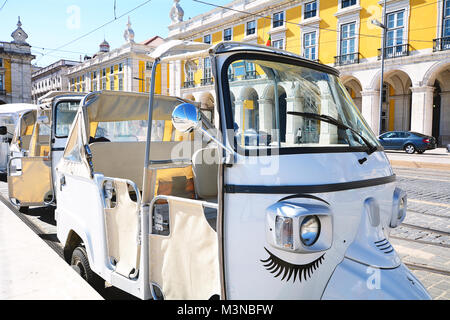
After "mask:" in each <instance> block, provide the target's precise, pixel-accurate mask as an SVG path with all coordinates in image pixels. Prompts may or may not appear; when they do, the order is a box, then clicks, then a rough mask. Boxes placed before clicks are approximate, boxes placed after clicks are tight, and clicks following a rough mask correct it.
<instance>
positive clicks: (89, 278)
mask: <svg viewBox="0 0 450 320" xmlns="http://www.w3.org/2000/svg"><path fill="white" fill-rule="evenodd" d="M70 265H71V266H72V268H73V269H74V270H75V271H76V272H77V273H78V274H79V275H80V276H81V277H82V278H83V279H84V280H86V282H87V283H89V284H90V285H91V286H92V287H93V288H94V289H95V290H97V291H101V290H103V289H105V280H103V279H102V278H101V277H99V276H98V275H97V274H96V273H95V272H94V271H92V269H91V267H90V265H89V260H88V257H87V253H86V249H85V248H84V247H77V248H75V250H73V253H72V259H71V261H70Z"/></svg>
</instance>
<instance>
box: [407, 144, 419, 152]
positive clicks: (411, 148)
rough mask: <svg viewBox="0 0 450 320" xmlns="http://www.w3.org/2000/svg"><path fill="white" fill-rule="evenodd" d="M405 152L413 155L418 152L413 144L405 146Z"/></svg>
mask: <svg viewBox="0 0 450 320" xmlns="http://www.w3.org/2000/svg"><path fill="white" fill-rule="evenodd" d="M405 152H406V153H408V154H413V153H414V152H416V148H415V147H414V145H412V144H407V145H406V146H405Z"/></svg>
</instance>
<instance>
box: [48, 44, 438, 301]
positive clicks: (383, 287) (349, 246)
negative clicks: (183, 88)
mask: <svg viewBox="0 0 450 320" xmlns="http://www.w3.org/2000/svg"><path fill="white" fill-rule="evenodd" d="M152 56H153V57H154V58H155V62H154V64H153V70H152V72H153V77H152V79H155V77H154V75H155V69H156V66H157V65H158V64H159V63H162V62H176V61H190V62H189V64H191V65H192V63H195V60H196V59H210V62H211V65H212V68H213V76H214V86H215V90H216V96H217V102H216V106H215V115H216V116H215V120H216V121H215V124H214V127H215V128H208V122H207V121H205V117H204V115H203V114H202V113H201V112H199V111H198V109H197V108H196V107H195V106H194V105H192V104H190V103H186V101H183V100H182V99H179V98H175V97H164V96H157V95H155V94H154V85H155V83H154V82H153V83H152V88H151V93H150V97H149V98H147V97H144V96H142V95H139V94H132V93H124V92H120V93H110V92H102V93H93V94H90V95H88V96H86V97H85V98H84V100H83V102H82V103H81V107H80V109H79V110H78V114H77V116H76V118H75V121H74V124H73V127H72V129H71V132H70V134H69V140H68V143H67V146H66V148H65V151H64V156H63V158H62V160H61V162H60V163H59V165H58V168H57V176H58V179H57V188H58V193H57V202H58V207H57V209H56V220H57V235H58V238H59V240H60V241H61V243H62V245H63V246H64V253H65V257H66V259H67V261H68V262H70V263H71V264H72V265H73V267H74V268H75V269H76V270H77V271H78V272H79V273H80V274H81V275H82V276H83V277H84V278H85V279H86V280H87V281H88V282H90V283H91V284H92V285H94V286H102V285H104V280H106V281H108V282H109V283H110V284H112V285H113V286H116V287H118V288H120V289H122V290H124V291H126V292H128V293H130V294H133V295H135V296H136V297H139V298H142V299H149V298H154V299H211V298H220V299H429V298H430V296H429V295H428V293H427V292H426V290H425V289H424V287H423V286H422V285H421V283H420V282H419V281H418V280H417V279H416V278H415V277H414V275H413V274H412V273H411V272H410V271H409V270H408V269H407V268H406V266H405V265H404V264H403V263H402V262H401V260H400V258H399V256H398V255H397V253H396V252H395V250H394V248H393V247H392V246H391V244H390V243H389V233H390V230H391V229H392V228H395V227H397V226H398V225H399V224H400V223H401V221H402V220H403V219H404V217H405V214H406V201H407V199H406V194H405V193H404V192H403V191H402V190H400V189H398V188H397V187H396V185H395V175H394V174H393V172H392V169H391V167H390V164H389V161H388V159H387V158H386V156H385V154H384V152H383V149H382V147H381V146H380V145H379V144H378V142H377V140H376V138H375V136H374V134H373V133H372V132H371V130H370V129H369V127H368V126H367V124H366V122H365V121H364V119H363V118H362V116H361V114H360V113H359V111H358V109H357V108H356V107H355V105H354V104H353V102H352V100H351V98H350V97H349V95H348V93H347V92H346V90H345V88H344V87H343V86H342V84H341V83H340V82H339V79H338V72H337V71H336V70H335V69H333V68H331V67H327V66H324V65H321V64H318V63H314V62H311V61H308V60H305V59H303V58H301V57H298V56H296V55H294V54H291V53H288V52H285V51H281V50H277V49H274V48H269V47H263V46H257V45H251V44H243V43H234V42H226V43H220V44H218V45H215V46H210V45H206V44H201V43H186V42H182V41H172V42H168V43H166V44H164V45H162V46H160V47H159V48H158V49H157V50H155V52H154V53H153V55H152ZM248 70H250V71H251V74H250V76H249V73H248ZM147 103H148V105H149V107H148V110H147V107H146V106H147ZM147 112H148V113H147ZM170 115H171V116H170ZM170 118H172V121H170ZM136 121H143V122H145V123H146V125H147V130H146V132H145V138H144V139H143V140H141V139H140V138H139V139H138V141H123V140H121V141H120V140H114V139H111V138H109V139H107V140H106V139H105V140H103V141H98V142H97V141H92V139H91V138H92V137H94V135H95V134H96V132H97V131H98V130H99V129H100V128H105V127H107V126H110V127H115V128H119V129H120V127H121V126H122V125H124V124H126V127H127V128H131V127H133V128H134V126H132V125H131V124H132V123H134V122H136ZM136 126H138V125H137V124H136ZM119 129H118V130H119ZM127 130H129V129H127ZM135 132H141V130H138V129H136V128H134V129H133V130H131V131H127V132H125V133H126V135H130V136H139V137H141V136H142V135H138V134H136V133H135ZM158 132H159V133H158ZM116 135H117V134H112V135H111V136H113V137H114V136H116ZM176 137H179V138H176Z"/></svg>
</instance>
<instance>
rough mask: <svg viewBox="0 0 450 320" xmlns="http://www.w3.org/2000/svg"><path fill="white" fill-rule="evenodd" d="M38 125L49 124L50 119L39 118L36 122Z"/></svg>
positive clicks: (45, 117)
mask: <svg viewBox="0 0 450 320" xmlns="http://www.w3.org/2000/svg"><path fill="white" fill-rule="evenodd" d="M36 122H37V123H39V124H49V123H50V120H49V119H48V117H47V116H39V117H38V118H37V120H36Z"/></svg>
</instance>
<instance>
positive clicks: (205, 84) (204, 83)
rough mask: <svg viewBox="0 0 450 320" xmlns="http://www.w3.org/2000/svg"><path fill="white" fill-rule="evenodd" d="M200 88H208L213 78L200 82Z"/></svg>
mask: <svg viewBox="0 0 450 320" xmlns="http://www.w3.org/2000/svg"><path fill="white" fill-rule="evenodd" d="M201 84H202V86H208V85H211V84H213V78H204V79H202V80H201Z"/></svg>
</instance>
